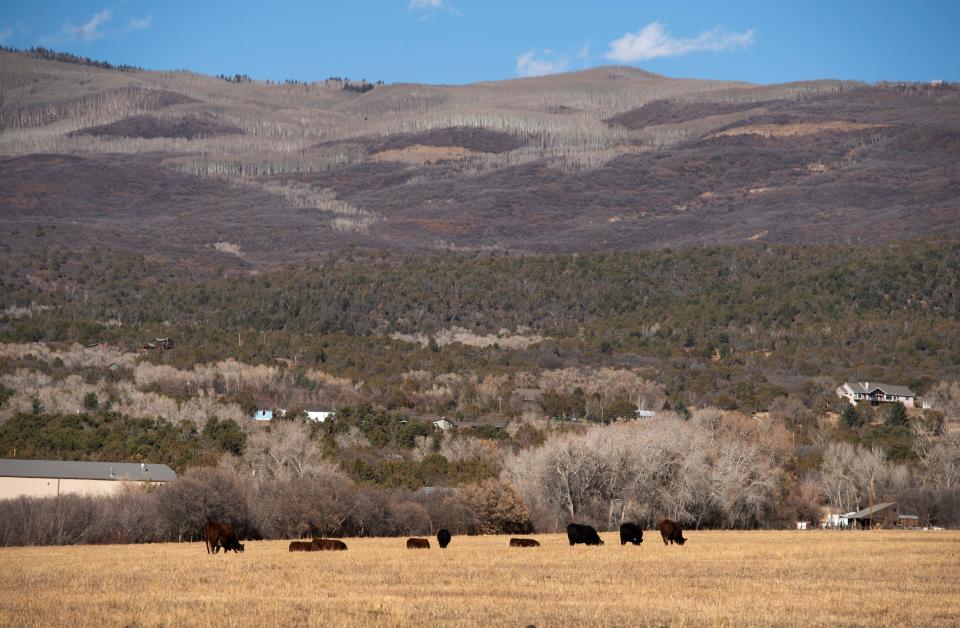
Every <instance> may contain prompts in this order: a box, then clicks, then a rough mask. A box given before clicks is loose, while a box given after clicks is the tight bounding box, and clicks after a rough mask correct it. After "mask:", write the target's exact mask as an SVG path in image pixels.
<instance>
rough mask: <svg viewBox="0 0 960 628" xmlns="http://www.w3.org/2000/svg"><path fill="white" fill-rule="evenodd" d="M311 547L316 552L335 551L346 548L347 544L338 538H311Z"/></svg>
mask: <svg viewBox="0 0 960 628" xmlns="http://www.w3.org/2000/svg"><path fill="white" fill-rule="evenodd" d="M310 543H311V544H312V545H313V549H314V550H315V551H318V552H325V551H330V552H336V551H340V550H345V549H347V544H346V543H344V542H343V541H340V540H338V539H313V540H312V541H311V542H310Z"/></svg>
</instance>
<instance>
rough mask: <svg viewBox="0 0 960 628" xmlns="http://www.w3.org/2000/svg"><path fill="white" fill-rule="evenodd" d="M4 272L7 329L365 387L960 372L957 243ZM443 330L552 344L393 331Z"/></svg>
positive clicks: (95, 252) (93, 261) (84, 261)
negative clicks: (153, 348)
mask: <svg viewBox="0 0 960 628" xmlns="http://www.w3.org/2000/svg"><path fill="white" fill-rule="evenodd" d="M7 264H8V268H7V269H5V271H4V273H3V274H2V276H3V278H4V279H3V285H2V286H0V288H2V290H0V293H2V295H3V297H2V298H3V300H4V302H3V303H2V304H0V305H2V306H3V307H5V308H6V309H7V311H14V309H15V308H17V307H20V308H26V309H25V310H23V311H27V312H29V313H30V315H29V316H25V315H22V316H20V317H19V318H14V317H11V316H7V317H6V318H5V319H3V321H2V324H0V339H2V340H4V341H6V342H14V341H27V340H30V341H41V340H42V341H74V342H81V343H94V342H110V343H117V344H119V345H120V346H125V347H127V348H130V349H132V348H134V347H135V346H137V344H138V343H140V342H143V341H146V340H149V339H150V338H152V337H155V336H161V335H162V336H174V337H176V339H177V342H178V349H177V350H176V351H174V352H170V353H169V354H167V355H164V356H162V358H159V359H162V361H164V362H168V363H170V364H172V365H177V366H185V367H189V366H191V365H192V364H194V363H196V362H204V361H210V360H214V359H222V358H225V357H236V358H238V359H241V360H243V361H246V362H249V363H266V362H270V361H271V360H274V359H276V358H285V359H289V360H292V361H294V362H298V363H301V362H305V363H310V364H320V363H323V364H324V368H325V369H328V370H331V371H332V372H334V373H336V374H338V375H343V376H345V377H352V378H357V379H359V378H364V379H369V378H371V377H372V378H376V377H383V376H388V374H389V373H390V372H391V371H393V372H402V371H404V370H407V369H410V368H427V369H432V370H451V371H453V370H456V369H457V368H458V367H460V366H464V365H477V366H479V367H480V368H483V367H484V366H486V367H488V368H490V369H493V370H496V369H502V368H509V366H510V365H513V364H519V365H523V366H530V365H533V366H540V367H546V368H556V367H559V366H561V365H564V364H594V365H597V364H600V365H620V366H631V367H642V366H650V367H653V368H657V369H661V370H662V371H663V372H664V373H666V374H668V377H667V381H665V382H664V383H668V384H669V383H671V382H673V383H675V385H677V386H680V387H681V388H689V387H694V388H696V389H697V394H698V395H701V396H706V398H707V399H709V400H712V401H717V400H718V399H719V397H720V395H722V394H728V395H731V396H732V397H731V400H730V402H733V401H735V400H736V399H737V398H740V399H742V402H743V403H745V404H747V407H749V406H750V405H751V404H754V401H753V400H750V399H743V397H745V396H749V394H750V390H748V389H750V388H753V389H757V388H763V387H764V385H765V382H767V381H774V382H777V383H781V382H780V380H782V383H789V382H790V381H793V382H797V381H799V379H800V378H810V377H816V376H821V375H823V376H829V377H861V378H872V379H877V378H881V379H883V378H885V379H888V380H889V379H896V380H898V381H905V382H910V381H914V380H918V379H919V378H922V377H923V376H927V377H930V378H938V377H940V376H942V375H946V374H954V375H955V374H956V370H957V365H958V364H960V324H958V318H960V297H958V292H960V285H958V282H960V243H957V242H956V241H952V240H946V241H925V242H905V243H897V244H886V245H880V246H876V247H843V248H837V247H832V246H830V247H824V246H769V245H763V244H758V245H755V246H748V247H718V248H703V249H696V250H689V251H664V252H652V253H618V254H609V255H575V256H537V257H522V256H509V255H482V254H445V255H436V256H404V255H399V254H384V255H378V254H371V253H369V252H365V251H349V252H345V253H339V254H331V255H329V256H327V257H323V258H321V260H320V261H319V262H317V263H315V264H313V265H310V266H306V267H302V268H293V269H283V270H280V271H276V272H268V273H262V274H257V275H253V276H243V277H233V278H222V277H211V276H210V274H205V272H207V271H204V270H197V269H193V268H189V267H184V266H178V265H176V264H166V265H161V264H160V263H158V262H156V261H148V260H146V259H144V258H140V257H137V256H134V255H130V254H116V253H114V252H111V251H106V250H100V249H91V250H89V251H87V252H84V253H83V254H73V253H66V252H63V253H61V252H52V251H47V252H45V253H43V254H38V255H36V256H34V257H33V258H30V259H23V258H21V259H8V261H7ZM451 328H462V329H464V330H466V331H467V332H469V333H470V334H473V335H477V336H489V335H491V334H497V333H498V332H500V333H501V335H502V332H501V330H508V331H509V333H510V334H515V333H519V334H520V335H521V336H527V337H535V338H536V339H541V341H540V342H531V343H524V346H522V347H520V348H517V347H513V348H512V349H511V348H507V347H505V346H501V343H496V344H491V345H489V346H486V347H482V346H469V345H470V344H475V345H478V344H482V343H470V342H469V341H465V342H464V343H463V344H453V345H447V346H445V347H444V351H442V352H438V351H430V350H429V349H428V348H427V347H425V346H418V345H416V344H410V343H407V342H398V341H397V340H391V339H390V338H389V337H390V336H391V335H394V337H395V338H396V337H398V336H396V334H403V335H406V336H400V337H410V336H412V335H416V334H421V335H422V337H428V338H429V337H433V336H435V335H437V334H439V333H441V332H442V331H444V330H448V329H451ZM504 344H508V343H504ZM401 347H402V348H403V349H405V350H404V351H399V350H398V349H400V348H401ZM429 347H431V348H433V349H437V348H438V347H437V346H436V343H432V342H431V343H429ZM700 379H705V381H703V382H700V383H699V384H698V380H700ZM724 382H726V383H724ZM731 382H732V383H731ZM744 382H746V384H744ZM751 382H752V383H751ZM738 383H739V384H740V389H739V390H734V389H732V388H731V386H736V385H737V384H738ZM914 383H915V384H916V382H915V381H914ZM754 409H758V408H754Z"/></svg>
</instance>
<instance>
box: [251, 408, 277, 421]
mask: <svg viewBox="0 0 960 628" xmlns="http://www.w3.org/2000/svg"><path fill="white" fill-rule="evenodd" d="M253 420H254V421H272V420H273V410H257V411H256V412H254V413H253Z"/></svg>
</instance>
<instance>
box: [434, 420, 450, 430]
mask: <svg viewBox="0 0 960 628" xmlns="http://www.w3.org/2000/svg"><path fill="white" fill-rule="evenodd" d="M453 427H454V425H453V423H452V422H450V421H448V420H446V419H445V418H444V419H437V420H436V421H434V422H433V428H434V429H436V430H440V431H441V432H446V431H447V430H450V429H453Z"/></svg>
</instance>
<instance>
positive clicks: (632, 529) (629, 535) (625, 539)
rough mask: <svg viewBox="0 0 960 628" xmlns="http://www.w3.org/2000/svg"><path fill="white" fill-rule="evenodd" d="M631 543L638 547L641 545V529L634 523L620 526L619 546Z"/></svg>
mask: <svg viewBox="0 0 960 628" xmlns="http://www.w3.org/2000/svg"><path fill="white" fill-rule="evenodd" d="M627 543H633V544H634V545H640V544H641V543H643V528H641V527H640V526H638V525H637V524H635V523H622V524H620V545H626V544H627Z"/></svg>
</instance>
